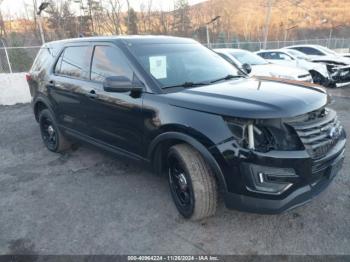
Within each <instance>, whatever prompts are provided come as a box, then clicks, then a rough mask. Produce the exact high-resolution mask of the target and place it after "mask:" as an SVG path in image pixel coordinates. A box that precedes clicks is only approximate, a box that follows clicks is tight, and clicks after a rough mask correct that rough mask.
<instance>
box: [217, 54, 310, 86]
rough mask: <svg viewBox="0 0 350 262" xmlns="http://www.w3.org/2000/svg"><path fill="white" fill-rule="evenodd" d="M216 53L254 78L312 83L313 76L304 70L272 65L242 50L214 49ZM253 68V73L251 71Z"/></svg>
mask: <svg viewBox="0 0 350 262" xmlns="http://www.w3.org/2000/svg"><path fill="white" fill-rule="evenodd" d="M214 51H215V52H216V53H218V54H219V55H221V56H222V57H223V58H224V59H226V60H227V61H229V62H230V63H231V64H233V65H235V66H236V67H238V68H241V69H242V70H244V71H247V65H249V66H250V67H249V68H248V71H249V72H247V73H248V74H250V75H253V76H270V77H277V78H283V79H290V80H297V81H304V82H312V78H311V75H310V73H309V72H308V71H306V70H304V69H299V68H296V67H294V66H285V65H276V64H272V63H270V62H268V61H266V60H265V59H263V58H261V57H260V56H258V55H256V54H254V53H252V52H249V51H246V50H242V49H229V48H223V49H214ZM250 68H251V71H250Z"/></svg>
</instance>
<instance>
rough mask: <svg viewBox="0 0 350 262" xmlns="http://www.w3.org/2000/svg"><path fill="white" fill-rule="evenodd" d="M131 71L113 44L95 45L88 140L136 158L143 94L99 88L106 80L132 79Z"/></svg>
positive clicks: (140, 143)
mask: <svg viewBox="0 0 350 262" xmlns="http://www.w3.org/2000/svg"><path fill="white" fill-rule="evenodd" d="M133 75H134V72H133V70H132V67H131V66H130V64H129V62H128V59H127V58H126V56H125V55H124V54H123V52H122V51H121V50H120V49H119V48H117V47H116V46H114V45H109V44H103V45H95V46H94V51H93V57H92V62H91V76H90V77H91V84H90V88H91V90H90V93H91V95H90V96H89V104H90V107H89V111H88V113H87V114H88V119H89V124H90V128H91V129H92V138H93V139H94V140H96V141H97V142H98V143H102V144H105V145H106V146H110V147H113V148H114V149H117V150H119V151H125V152H128V153H133V154H137V155H141V154H142V148H143V146H142V145H143V129H144V120H143V112H142V100H143V95H142V94H141V95H140V96H139V97H132V96H131V95H130V92H124V93H113V92H106V91H104V89H103V81H104V80H105V78H106V77H110V76H118V77H125V78H127V79H128V80H130V81H132V80H133Z"/></svg>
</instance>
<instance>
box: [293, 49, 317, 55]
mask: <svg viewBox="0 0 350 262" xmlns="http://www.w3.org/2000/svg"><path fill="white" fill-rule="evenodd" d="M293 49H296V50H298V51H300V52H302V53H304V54H307V55H324V54H323V53H322V52H320V51H318V50H317V49H315V48H312V47H293Z"/></svg>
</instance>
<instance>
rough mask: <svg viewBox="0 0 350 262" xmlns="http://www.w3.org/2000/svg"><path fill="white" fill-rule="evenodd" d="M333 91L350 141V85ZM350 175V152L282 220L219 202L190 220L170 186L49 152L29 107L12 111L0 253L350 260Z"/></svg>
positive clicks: (3, 159) (0, 161)
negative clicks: (314, 194)
mask: <svg viewBox="0 0 350 262" xmlns="http://www.w3.org/2000/svg"><path fill="white" fill-rule="evenodd" d="M330 92H331V93H333V94H334V95H335V103H334V104H333V105H332V107H333V108H335V109H337V110H338V113H339V116H340V119H341V120H342V123H343V125H344V126H345V129H346V130H347V132H348V134H350V114H349V111H350V87H349V88H343V89H338V90H331V91H330ZM349 169H350V157H349V153H347V154H346V159H345V166H344V168H343V170H342V171H341V172H340V174H339V175H338V176H337V177H336V178H335V181H334V183H333V184H332V185H331V186H330V187H329V188H328V189H327V190H326V191H325V192H324V193H323V194H321V195H320V196H319V197H318V198H316V199H314V200H313V201H312V202H311V203H309V204H307V205H306V206H303V207H299V208H297V209H295V210H292V211H289V212H287V213H284V214H281V215H257V214H249V213H242V212H238V211H232V210H227V209H225V207H224V206H223V204H220V207H219V209H218V211H217V215H216V216H215V217H213V218H210V219H208V220H207V221H204V222H202V223H195V222H189V221H186V220H184V219H182V218H181V217H180V216H179V215H178V213H177V211H176V209H175V207H174V205H173V203H172V201H171V197H170V194H169V191H168V187H167V183H166V180H165V179H164V178H160V177H157V176H155V175H154V174H152V173H151V172H150V171H147V170H146V169H145V167H144V166H141V165H135V164H134V163H132V162H128V161H125V160H118V159H116V158H115V157H114V156H111V155H109V154H107V153H105V152H102V151H100V150H97V149H95V148H92V147H88V146H81V147H79V148H78V149H77V150H75V151H72V152H69V153H67V154H65V155H58V154H54V153H50V152H49V151H48V150H46V149H45V148H44V146H43V144H42V142H41V138H40V135H39V128H38V125H37V123H36V122H35V121H34V118H33V115H32V111H31V108H30V106H29V105H16V106H10V107H4V106H3V107H0V254H13V253H17V254H18V253H21V254H24V253H25V254H130V253H138V254H203V253H211V254H350V248H349V246H350V190H349V189H350V178H349V172H348V170H349ZM145 170H146V171H145Z"/></svg>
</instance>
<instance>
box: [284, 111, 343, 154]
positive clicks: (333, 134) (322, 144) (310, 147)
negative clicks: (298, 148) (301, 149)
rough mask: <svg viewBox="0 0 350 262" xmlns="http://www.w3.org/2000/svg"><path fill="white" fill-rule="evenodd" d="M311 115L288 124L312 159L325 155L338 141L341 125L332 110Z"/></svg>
mask: <svg viewBox="0 0 350 262" xmlns="http://www.w3.org/2000/svg"><path fill="white" fill-rule="evenodd" d="M311 115H312V118H311V119H307V120H305V121H302V122H291V123H288V124H290V125H291V126H292V127H293V128H294V129H295V131H296V132H297V134H298V136H299V138H300V140H301V142H302V143H303V144H304V146H305V149H306V150H307V151H308V153H309V154H310V156H311V157H312V158H313V159H318V158H321V157H323V156H325V155H326V154H327V153H328V152H329V151H330V150H331V149H332V148H333V146H334V145H335V144H336V143H337V142H338V139H339V136H340V135H341V133H342V127H341V125H340V122H339V121H338V119H337V115H336V113H335V111H333V110H328V109H327V110H324V112H323V113H320V114H315V113H310V116H311Z"/></svg>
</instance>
